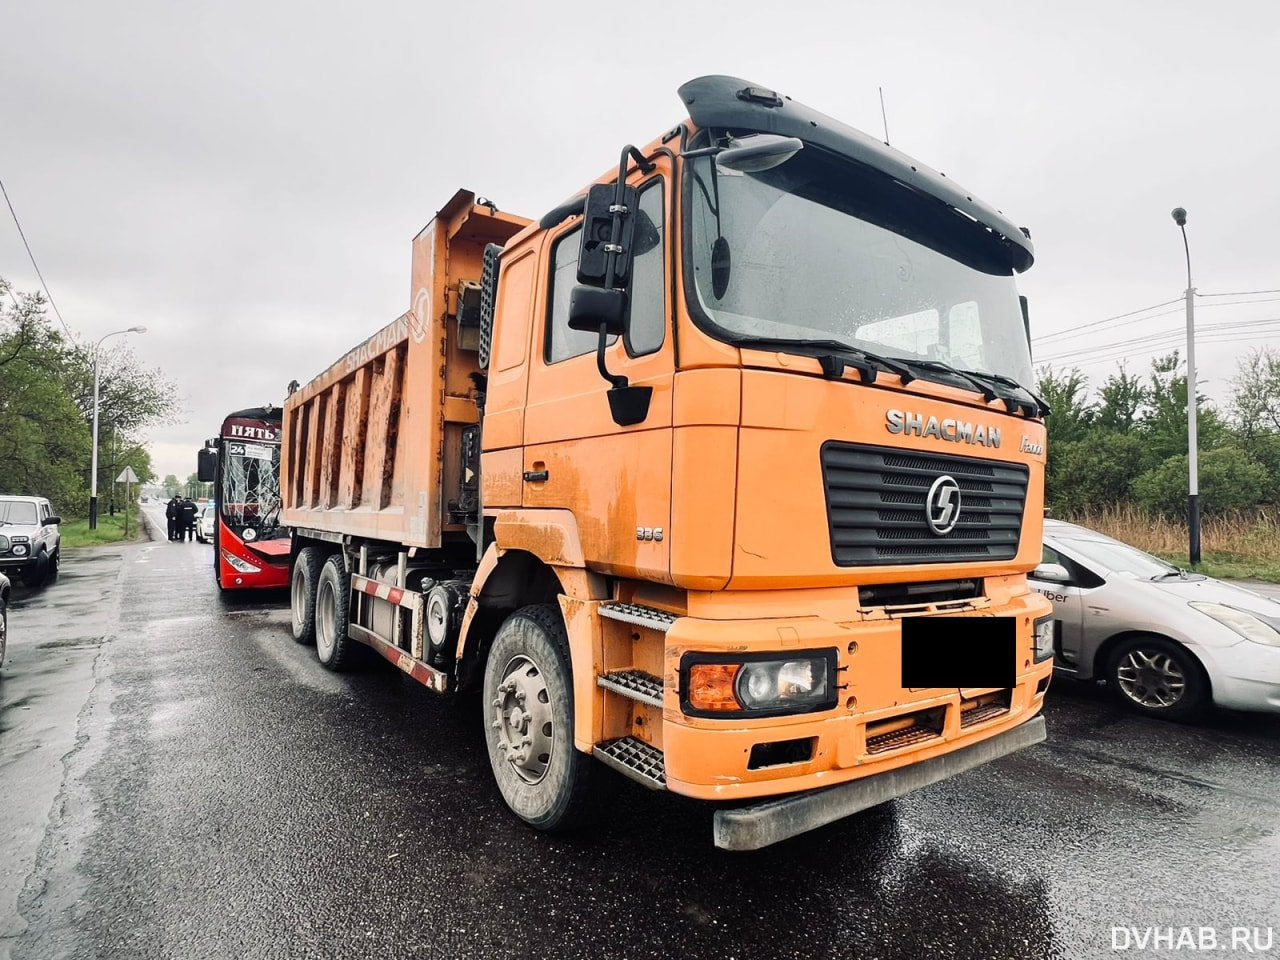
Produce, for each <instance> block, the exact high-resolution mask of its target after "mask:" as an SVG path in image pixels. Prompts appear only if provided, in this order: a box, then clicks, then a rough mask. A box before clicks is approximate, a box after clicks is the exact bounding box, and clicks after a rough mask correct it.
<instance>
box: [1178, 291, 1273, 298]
mask: <svg viewBox="0 0 1280 960" xmlns="http://www.w3.org/2000/svg"><path fill="white" fill-rule="evenodd" d="M1260 293H1280V290H1243V291H1237V292H1236V293H1197V294H1196V296H1197V297H1255V296H1257V295H1258V294H1260Z"/></svg>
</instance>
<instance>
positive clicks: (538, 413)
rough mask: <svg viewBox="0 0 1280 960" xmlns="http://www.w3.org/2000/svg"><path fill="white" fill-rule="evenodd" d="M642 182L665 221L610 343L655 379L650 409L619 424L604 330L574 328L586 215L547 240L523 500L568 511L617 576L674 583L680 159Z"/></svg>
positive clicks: (650, 213) (616, 369)
mask: <svg viewBox="0 0 1280 960" xmlns="http://www.w3.org/2000/svg"><path fill="white" fill-rule="evenodd" d="M654 159H655V161H656V163H657V167H656V169H654V170H653V171H651V172H650V173H648V174H646V175H644V176H643V177H641V176H640V175H639V173H638V172H637V173H635V174H633V177H632V179H631V182H633V183H634V184H635V185H636V186H637V187H638V188H639V198H638V206H639V209H640V211H641V213H642V214H644V215H646V216H647V217H648V218H649V219H650V220H651V221H652V222H653V224H654V226H655V227H656V228H657V231H658V237H659V239H658V243H657V245H656V246H653V247H651V248H649V249H645V250H638V251H637V255H636V257H635V261H634V265H633V267H632V277H631V283H630V285H629V288H628V290H629V304H630V307H629V309H630V321H629V329H628V333H627V335H626V336H625V337H615V338H613V342H611V343H610V344H609V346H608V348H607V349H606V351H605V355H606V361H607V364H608V367H609V370H610V372H611V373H615V374H622V375H623V376H626V377H627V378H628V379H629V380H630V381H631V383H632V384H634V385H649V386H652V387H653V395H652V399H651V402H650V406H649V410H648V415H647V417H646V418H645V419H644V421H643V422H641V423H638V424H635V425H633V426H625V427H622V426H619V425H618V424H616V423H615V422H614V420H613V417H612V415H611V413H610V408H609V402H608V398H607V396H606V392H607V391H608V389H609V384H608V383H606V382H605V380H604V379H602V378H601V376H600V373H599V372H598V370H597V369H596V357H595V353H596V344H597V341H598V335H597V334H595V333H584V332H581V331H575V330H571V329H570V328H569V325H568V316H569V296H570V293H571V291H572V289H573V287H574V285H575V283H576V282H577V264H578V255H579V248H580V246H581V242H582V227H581V223H582V220H581V218H580V217H575V218H573V219H572V220H570V221H568V222H566V223H565V224H563V225H562V226H561V227H560V228H559V229H557V230H555V231H552V232H550V233H549V234H548V236H547V237H546V239H545V242H544V246H543V249H542V254H541V257H540V261H541V264H542V276H541V278H540V281H539V284H540V290H541V291H542V296H541V297H540V298H539V302H540V303H542V304H544V305H545V309H543V310H541V311H540V312H541V313H542V316H541V317H540V318H538V317H535V319H534V324H533V330H534V349H533V350H532V351H531V354H532V356H531V358H530V359H531V364H530V371H529V392H528V405H527V409H526V417H525V429H524V443H525V446H524V488H523V489H524V494H523V496H524V501H523V502H524V506H525V507H527V508H528V507H545V508H558V509H564V510H569V511H571V512H572V513H573V514H574V517H575V518H576V521H577V527H578V535H579V537H580V538H581V542H582V547H583V553H584V555H585V557H586V560H587V563H588V564H589V565H590V566H592V567H593V568H595V569H598V570H600V571H602V572H605V573H609V574H613V575H618V576H634V577H642V578H645V579H651V580H659V581H669V579H670V548H669V545H670V537H671V530H670V520H671V484H672V482H673V479H672V477H671V422H672V421H671V408H672V407H671V404H672V385H673V380H674V372H675V360H674V351H673V348H672V341H671V335H670V326H671V324H670V315H671V305H670V303H669V299H670V288H671V278H672V276H673V269H672V265H671V262H670V257H671V240H670V231H669V230H668V228H667V224H668V223H669V216H668V211H669V208H670V206H671V186H670V184H671V180H670V177H669V175H668V174H669V171H670V165H669V163H668V162H667V161H666V159H665V158H664V157H661V156H659V157H657V158H654Z"/></svg>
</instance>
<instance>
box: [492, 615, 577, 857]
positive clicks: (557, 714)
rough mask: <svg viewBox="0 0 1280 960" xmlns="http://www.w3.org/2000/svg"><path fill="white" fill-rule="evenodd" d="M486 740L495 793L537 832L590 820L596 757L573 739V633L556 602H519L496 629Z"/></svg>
mask: <svg viewBox="0 0 1280 960" xmlns="http://www.w3.org/2000/svg"><path fill="white" fill-rule="evenodd" d="M482 691H483V694H482V695H483V700H484V710H485V712H484V717H485V731H484V733H485V744H486V746H487V748H488V752H489V765H490V766H491V767H492V768H493V776H494V779H495V780H496V781H497V784H498V791H499V793H501V794H502V799H503V800H504V801H505V802H506V804H507V806H508V807H510V808H511V811H512V812H513V813H514V814H515V815H516V816H518V817H519V818H520V819H521V820H523V821H524V822H525V823H527V824H529V825H530V826H532V827H535V828H537V829H539V830H546V831H550V832H564V831H568V830H571V829H573V828H575V827H578V826H580V825H581V824H582V823H583V821H584V820H586V819H587V818H588V817H589V814H590V812H591V811H590V810H589V804H588V799H589V794H590V780H591V774H592V768H593V766H594V762H593V761H592V759H591V757H589V756H588V755H587V754H585V753H582V752H581V751H579V750H578V749H577V748H576V747H575V746H574V743H573V715H574V711H573V683H572V677H571V675H570V669H569V638H568V635H567V634H566V632H565V628H564V620H563V619H562V618H561V616H560V610H559V608H558V607H556V606H555V605H553V604H537V605H534V606H528V607H522V608H521V609H519V610H517V611H516V612H515V613H513V614H511V616H509V617H508V618H507V619H506V620H505V621H504V622H503V624H502V626H501V627H500V628H499V629H498V634H497V636H496V637H495V638H494V641H493V646H492V647H491V648H490V649H489V657H488V660H487V662H486V665H485V671H484V685H483V687H482Z"/></svg>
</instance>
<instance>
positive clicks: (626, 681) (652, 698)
mask: <svg viewBox="0 0 1280 960" xmlns="http://www.w3.org/2000/svg"><path fill="white" fill-rule="evenodd" d="M596 683H597V684H598V685H599V686H602V687H604V688H605V689H606V690H612V691H613V692H614V693H619V694H621V695H622V696H624V697H629V698H630V699H632V700H639V701H640V702H641V703H647V704H649V705H650V706H654V707H661V706H662V681H661V680H660V679H659V678H657V677H655V676H654V675H653V674H651V673H645V672H644V671H643V670H618V671H616V672H614V673H606V674H605V675H604V676H602V677H599V678H597V679H596Z"/></svg>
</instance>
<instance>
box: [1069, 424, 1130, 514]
mask: <svg viewBox="0 0 1280 960" xmlns="http://www.w3.org/2000/svg"><path fill="white" fill-rule="evenodd" d="M1145 455H1146V449H1145V447H1144V445H1143V442H1142V440H1141V439H1140V438H1139V437H1138V436H1137V435H1136V434H1132V433H1111V432H1109V431H1102V430H1095V431H1093V432H1092V433H1090V434H1088V435H1087V436H1086V437H1085V438H1084V439H1083V440H1077V441H1075V442H1074V443H1060V444H1058V446H1057V447H1050V448H1049V473H1048V479H1047V486H1048V489H1047V491H1046V496H1045V499H1046V501H1047V502H1048V504H1049V506H1050V508H1051V509H1052V510H1053V512H1054V514H1055V515H1061V514H1078V513H1082V512H1083V511H1085V510H1088V509H1090V508H1093V507H1097V506H1098V505H1100V504H1117V503H1122V502H1124V501H1127V500H1130V499H1132V496H1133V479H1134V477H1137V476H1139V475H1141V474H1142V472H1143V469H1144V467H1145V464H1144V462H1143V458H1144V456H1145Z"/></svg>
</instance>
